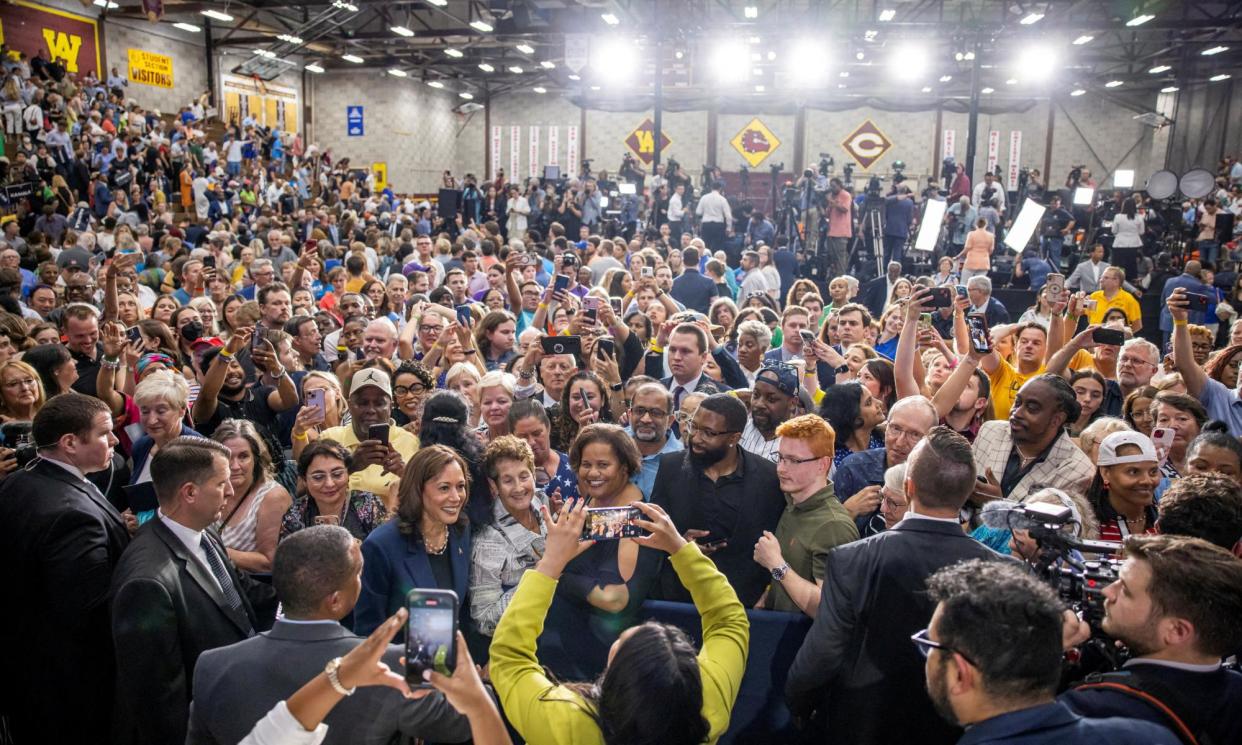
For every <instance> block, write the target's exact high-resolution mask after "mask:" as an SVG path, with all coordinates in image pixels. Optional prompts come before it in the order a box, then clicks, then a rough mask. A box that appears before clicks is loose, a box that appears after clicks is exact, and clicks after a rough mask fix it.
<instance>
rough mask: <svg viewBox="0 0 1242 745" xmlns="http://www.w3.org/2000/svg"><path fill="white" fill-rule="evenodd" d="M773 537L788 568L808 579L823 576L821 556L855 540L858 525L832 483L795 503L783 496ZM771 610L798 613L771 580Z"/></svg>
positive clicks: (820, 578)
mask: <svg viewBox="0 0 1242 745" xmlns="http://www.w3.org/2000/svg"><path fill="white" fill-rule="evenodd" d="M775 535H776V540H777V541H778V542H779V543H780V546H781V554H782V555H783V556H784V557H785V562H786V563H787V564H789V568H790V570H791V571H793V572H795V573H797V575H798V576H799V577H801V578H803V579H805V580H807V581H808V582H814V581H816V580H822V579H823V578H824V557H825V556H826V555H827V554H828V552H829V551H831V550H832V549H834V548H836V547H837V546H840V545H842V544H844V543H849V542H851V541H856V540H858V526H856V525H855V524H854V519H853V518H852V517H850V513H849V511H848V510H846V509H845V507H844V506H843V505H842V504H841V502H840V501H838V500H837V498H836V497H835V496H833V492H832V484H831V483H829V484H828V485H827V486H826V487H824V488H823V489H820V490H819V491H817V492H815V493H814V494H812V495H811V496H810V497H808V498H807V499H806V500H805V501H803V502H800V503H798V504H794V501H793V500H792V499H790V497H789V495H788V494H786V495H785V512H784V513H783V514H782V515H781V519H780V522H778V523H777V524H776V532H775ZM767 607H768V609H770V610H780V611H789V612H791V613H800V612H801V611H802V609H801V608H799V607H798V605H797V603H795V602H794V601H793V600H792V599H791V598H790V597H789V593H787V592H785V587H784V585H782V584H781V583H780V582H777V581H776V580H772V587H771V589H770V590H769V591H768V602H767Z"/></svg>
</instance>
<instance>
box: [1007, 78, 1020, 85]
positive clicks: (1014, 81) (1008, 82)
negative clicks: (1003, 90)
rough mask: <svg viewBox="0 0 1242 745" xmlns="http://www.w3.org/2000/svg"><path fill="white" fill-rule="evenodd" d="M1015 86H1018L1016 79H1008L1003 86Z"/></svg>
mask: <svg viewBox="0 0 1242 745" xmlns="http://www.w3.org/2000/svg"><path fill="white" fill-rule="evenodd" d="M1017 84H1018V79H1017V78H1010V79H1008V80H1006V81H1005V85H1017Z"/></svg>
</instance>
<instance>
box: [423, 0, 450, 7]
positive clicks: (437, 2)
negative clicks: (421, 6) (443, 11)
mask: <svg viewBox="0 0 1242 745" xmlns="http://www.w3.org/2000/svg"><path fill="white" fill-rule="evenodd" d="M427 2H429V3H431V4H432V5H434V6H436V7H437V8H443V7H444V6H445V5H448V0H427Z"/></svg>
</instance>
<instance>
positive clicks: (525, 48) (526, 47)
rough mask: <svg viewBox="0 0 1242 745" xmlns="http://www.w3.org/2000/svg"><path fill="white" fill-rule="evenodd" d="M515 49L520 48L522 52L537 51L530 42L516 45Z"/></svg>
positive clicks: (530, 52)
mask: <svg viewBox="0 0 1242 745" xmlns="http://www.w3.org/2000/svg"><path fill="white" fill-rule="evenodd" d="M514 49H516V50H518V51H519V52H521V53H522V54H534V53H535V48H534V47H532V46H531V45H530V44H526V43H522V44H518V45H517V46H516V47H514Z"/></svg>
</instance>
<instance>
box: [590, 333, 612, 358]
mask: <svg viewBox="0 0 1242 745" xmlns="http://www.w3.org/2000/svg"><path fill="white" fill-rule="evenodd" d="M595 352H596V354H598V355H599V356H600V357H603V358H607V357H612V356H614V355H615V354H616V353H617V343H616V342H615V341H613V340H612V339H608V338H605V337H600V339H599V340H597V341H596V342H595Z"/></svg>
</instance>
